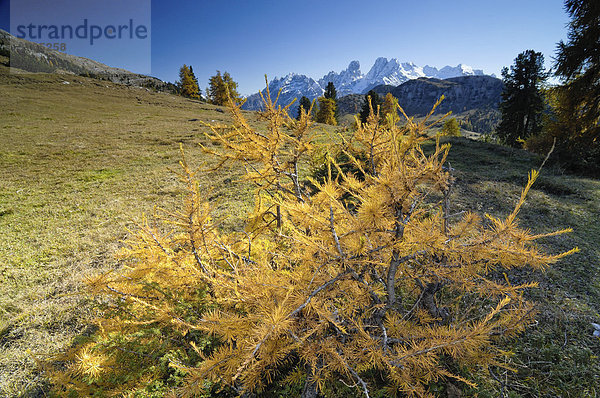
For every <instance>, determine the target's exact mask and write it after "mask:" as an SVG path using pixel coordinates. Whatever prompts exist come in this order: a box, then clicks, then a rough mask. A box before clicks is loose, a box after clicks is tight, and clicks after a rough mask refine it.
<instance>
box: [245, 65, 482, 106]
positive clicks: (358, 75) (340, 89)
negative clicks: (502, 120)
mask: <svg viewBox="0 0 600 398" xmlns="http://www.w3.org/2000/svg"><path fill="white" fill-rule="evenodd" d="M482 75H484V73H483V71H482V70H480V69H473V68H471V67H470V66H467V65H462V64H459V65H457V66H455V67H452V66H444V67H443V68H441V69H437V68H435V67H432V66H424V67H420V66H417V65H415V64H414V63H412V62H402V63H401V62H399V61H398V59H396V58H392V59H390V60H388V59H387V58H384V57H380V58H377V60H376V61H375V63H374V64H373V66H372V67H371V69H370V70H369V72H367V74H366V75H365V74H363V73H362V72H361V70H360V63H359V62H358V61H352V62H350V64H349V65H348V68H346V69H345V70H343V71H341V72H339V73H337V72H334V71H331V72H329V73H328V74H326V75H325V76H323V77H322V78H321V79H319V80H318V81H315V80H314V79H312V78H310V77H308V76H305V75H299V74H295V73H291V74H289V75H287V76H286V77H284V78H281V79H274V80H273V81H271V83H269V85H270V91H271V94H272V95H273V93H275V94H276V93H277V91H278V90H279V89H282V95H281V97H280V104H282V105H284V104H285V105H287V104H288V103H289V101H291V100H292V99H294V98H298V99H300V97H302V96H306V97H308V98H309V99H311V100H312V99H314V98H317V97H318V96H320V95H322V92H323V90H324V89H325V87H326V86H327V83H329V82H333V84H334V86H335V88H336V91H337V94H338V97H343V96H346V95H350V94H364V93H366V92H368V91H369V90H370V89H372V88H374V87H377V86H380V85H382V84H384V85H390V86H394V87H395V86H398V85H400V84H402V83H404V82H407V81H409V80H414V79H418V78H423V77H431V78H438V79H447V78H452V77H459V76H482ZM315 84H316V85H317V86H318V87H317V86H315ZM319 88H320V89H319ZM264 93H266V90H263V94H264ZM261 102H262V101H261V100H260V95H259V94H258V93H256V94H253V95H251V96H249V97H248V100H247V102H246V104H244V107H243V108H244V109H249V110H258V109H260V106H261ZM296 108H297V105H296V104H294V106H292V111H293V112H295V111H296Z"/></svg>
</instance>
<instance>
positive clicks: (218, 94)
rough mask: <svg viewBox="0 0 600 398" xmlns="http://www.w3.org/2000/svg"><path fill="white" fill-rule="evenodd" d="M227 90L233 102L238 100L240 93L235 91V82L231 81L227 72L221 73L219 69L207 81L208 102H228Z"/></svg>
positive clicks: (221, 103)
mask: <svg viewBox="0 0 600 398" xmlns="http://www.w3.org/2000/svg"><path fill="white" fill-rule="evenodd" d="M228 92H229V96H230V97H231V99H233V100H234V102H239V101H240V99H241V96H240V94H239V93H238V92H237V83H236V82H234V81H233V79H232V78H231V75H230V74H229V73H227V72H225V73H223V75H221V71H217V74H216V75H214V76H211V77H210V79H209V81H208V93H209V98H210V102H211V103H213V104H214V105H226V104H227V103H228Z"/></svg>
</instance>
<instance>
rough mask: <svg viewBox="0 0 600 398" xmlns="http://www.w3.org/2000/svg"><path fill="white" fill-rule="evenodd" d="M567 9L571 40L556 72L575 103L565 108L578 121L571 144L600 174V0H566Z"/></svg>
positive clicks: (560, 53)
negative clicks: (569, 18) (569, 19)
mask: <svg viewBox="0 0 600 398" xmlns="http://www.w3.org/2000/svg"><path fill="white" fill-rule="evenodd" d="M565 9H566V10H567V12H568V13H569V15H570V16H571V22H569V34H568V41H567V43H564V42H563V41H561V42H560V43H558V48H557V54H556V64H555V67H556V72H555V74H556V76H558V77H560V78H561V79H562V80H563V82H564V85H563V86H562V87H560V88H559V90H561V91H563V92H564V93H563V95H562V98H568V101H569V102H570V105H571V106H569V107H564V108H569V111H568V112H570V113H571V115H570V119H573V120H577V122H578V123H577V125H578V129H577V130H578V131H572V132H570V137H569V141H570V142H569V144H568V146H569V147H570V150H571V151H575V152H577V154H575V156H576V157H579V158H580V160H581V163H585V164H588V165H590V166H591V167H594V166H592V165H595V170H596V171H595V172H596V173H598V174H600V125H599V122H600V1H598V0H566V1H565ZM557 145H560V143H557Z"/></svg>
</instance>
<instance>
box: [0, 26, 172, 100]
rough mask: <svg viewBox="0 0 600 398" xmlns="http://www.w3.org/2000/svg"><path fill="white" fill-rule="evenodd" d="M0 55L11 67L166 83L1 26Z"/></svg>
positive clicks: (152, 84) (139, 82) (127, 81)
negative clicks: (57, 47)
mask: <svg viewBox="0 0 600 398" xmlns="http://www.w3.org/2000/svg"><path fill="white" fill-rule="evenodd" d="M0 55H3V56H6V57H9V58H10V66H11V67H13V68H18V69H22V70H25V71H28V72H45V73H54V72H58V73H72V74H76V75H84V76H89V77H95V78H100V79H105V80H110V81H112V82H113V83H121V84H127V85H131V86H144V87H155V88H160V87H162V86H163V85H165V84H166V83H164V82H163V81H162V80H160V79H157V78H155V77H151V76H146V75H141V74H139V73H133V72H130V71H128V70H125V69H120V68H113V67H110V66H108V65H104V64H103V63H100V62H97V61H94V60H91V59H88V58H84V57H77V56H75V55H70V54H65V53H63V52H60V51H56V50H52V49H50V48H48V47H46V46H44V45H41V44H38V43H34V42H31V41H28V40H24V39H19V38H17V37H15V36H12V35H11V34H10V33H8V32H6V31H4V30H2V29H0Z"/></svg>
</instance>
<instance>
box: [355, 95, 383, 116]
mask: <svg viewBox="0 0 600 398" xmlns="http://www.w3.org/2000/svg"><path fill="white" fill-rule="evenodd" d="M380 105H381V99H380V98H379V94H377V93H376V92H375V91H373V90H370V91H369V92H368V93H367V94H366V95H365V102H364V103H363V107H362V109H361V111H360V121H361V122H363V123H366V122H367V118H368V117H369V115H370V114H371V109H372V110H373V113H377V107H378V106H380Z"/></svg>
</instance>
